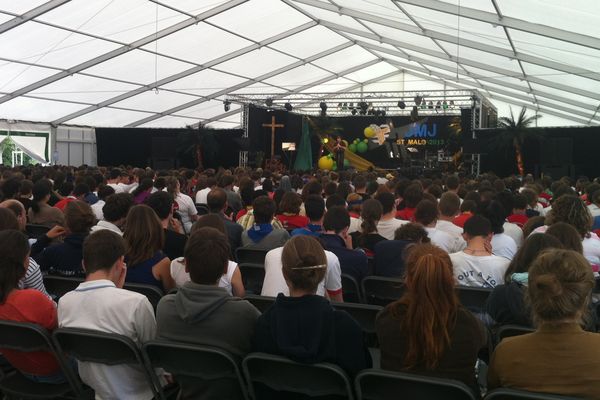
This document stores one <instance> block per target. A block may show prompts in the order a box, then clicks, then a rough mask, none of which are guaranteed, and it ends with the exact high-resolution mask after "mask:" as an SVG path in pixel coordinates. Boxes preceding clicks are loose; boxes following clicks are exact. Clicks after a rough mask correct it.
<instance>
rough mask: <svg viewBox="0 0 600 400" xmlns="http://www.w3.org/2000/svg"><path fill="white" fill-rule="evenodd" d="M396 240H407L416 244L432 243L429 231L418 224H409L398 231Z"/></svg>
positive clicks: (395, 235) (395, 236)
mask: <svg viewBox="0 0 600 400" xmlns="http://www.w3.org/2000/svg"><path fill="white" fill-rule="evenodd" d="M394 240H405V241H408V242H412V243H415V244H420V243H431V239H429V235H428V233H427V230H425V228H424V227H423V225H421V224H418V223H416V222H409V223H408V224H406V225H402V226H401V227H400V228H398V229H396V232H395V233H394Z"/></svg>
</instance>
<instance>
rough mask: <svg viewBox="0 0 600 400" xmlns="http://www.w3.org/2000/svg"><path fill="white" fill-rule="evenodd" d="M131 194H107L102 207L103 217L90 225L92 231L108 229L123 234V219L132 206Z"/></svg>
mask: <svg viewBox="0 0 600 400" xmlns="http://www.w3.org/2000/svg"><path fill="white" fill-rule="evenodd" d="M133 203H134V200H133V196H132V195H131V194H129V193H117V194H114V195H112V196H109V197H108V198H107V199H106V202H105V204H104V206H103V207H102V215H103V216H104V219H103V220H101V221H98V223H97V224H96V225H95V226H93V227H92V232H96V231H100V230H102V229H108V230H110V231H113V232H115V233H117V234H119V235H121V236H123V229H124V227H125V219H126V218H127V213H129V209H130V208H131V207H133Z"/></svg>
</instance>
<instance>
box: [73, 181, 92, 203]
mask: <svg viewBox="0 0 600 400" xmlns="http://www.w3.org/2000/svg"><path fill="white" fill-rule="evenodd" d="M88 193H90V187H89V186H88V185H87V184H85V183H78V184H77V185H76V186H75V187H74V188H73V197H76V198H77V199H79V200H83V199H84V198H85V196H86V195H87V194H88Z"/></svg>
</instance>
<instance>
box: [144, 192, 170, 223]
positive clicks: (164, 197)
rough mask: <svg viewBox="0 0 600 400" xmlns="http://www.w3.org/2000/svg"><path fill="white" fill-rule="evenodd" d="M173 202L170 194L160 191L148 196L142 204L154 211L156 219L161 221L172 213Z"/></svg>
mask: <svg viewBox="0 0 600 400" xmlns="http://www.w3.org/2000/svg"><path fill="white" fill-rule="evenodd" d="M174 202H175V200H174V199H173V195H172V194H171V193H169V192H165V191H163V190H160V191H158V192H154V193H152V194H151V195H150V196H148V198H147V199H146V201H145V202H144V204H145V205H147V206H148V207H150V208H151V209H152V210H154V212H155V213H156V215H158V218H159V219H160V220H161V221H163V220H166V219H167V218H169V217H170V216H171V214H172V213H173V203H174Z"/></svg>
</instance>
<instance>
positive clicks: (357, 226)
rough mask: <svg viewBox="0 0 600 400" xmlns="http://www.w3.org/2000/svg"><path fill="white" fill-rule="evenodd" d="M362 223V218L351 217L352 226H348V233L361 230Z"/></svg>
mask: <svg viewBox="0 0 600 400" xmlns="http://www.w3.org/2000/svg"><path fill="white" fill-rule="evenodd" d="M361 224H362V219H360V218H354V217H350V228H348V233H349V234H350V233H352V232H360V225H361Z"/></svg>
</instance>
